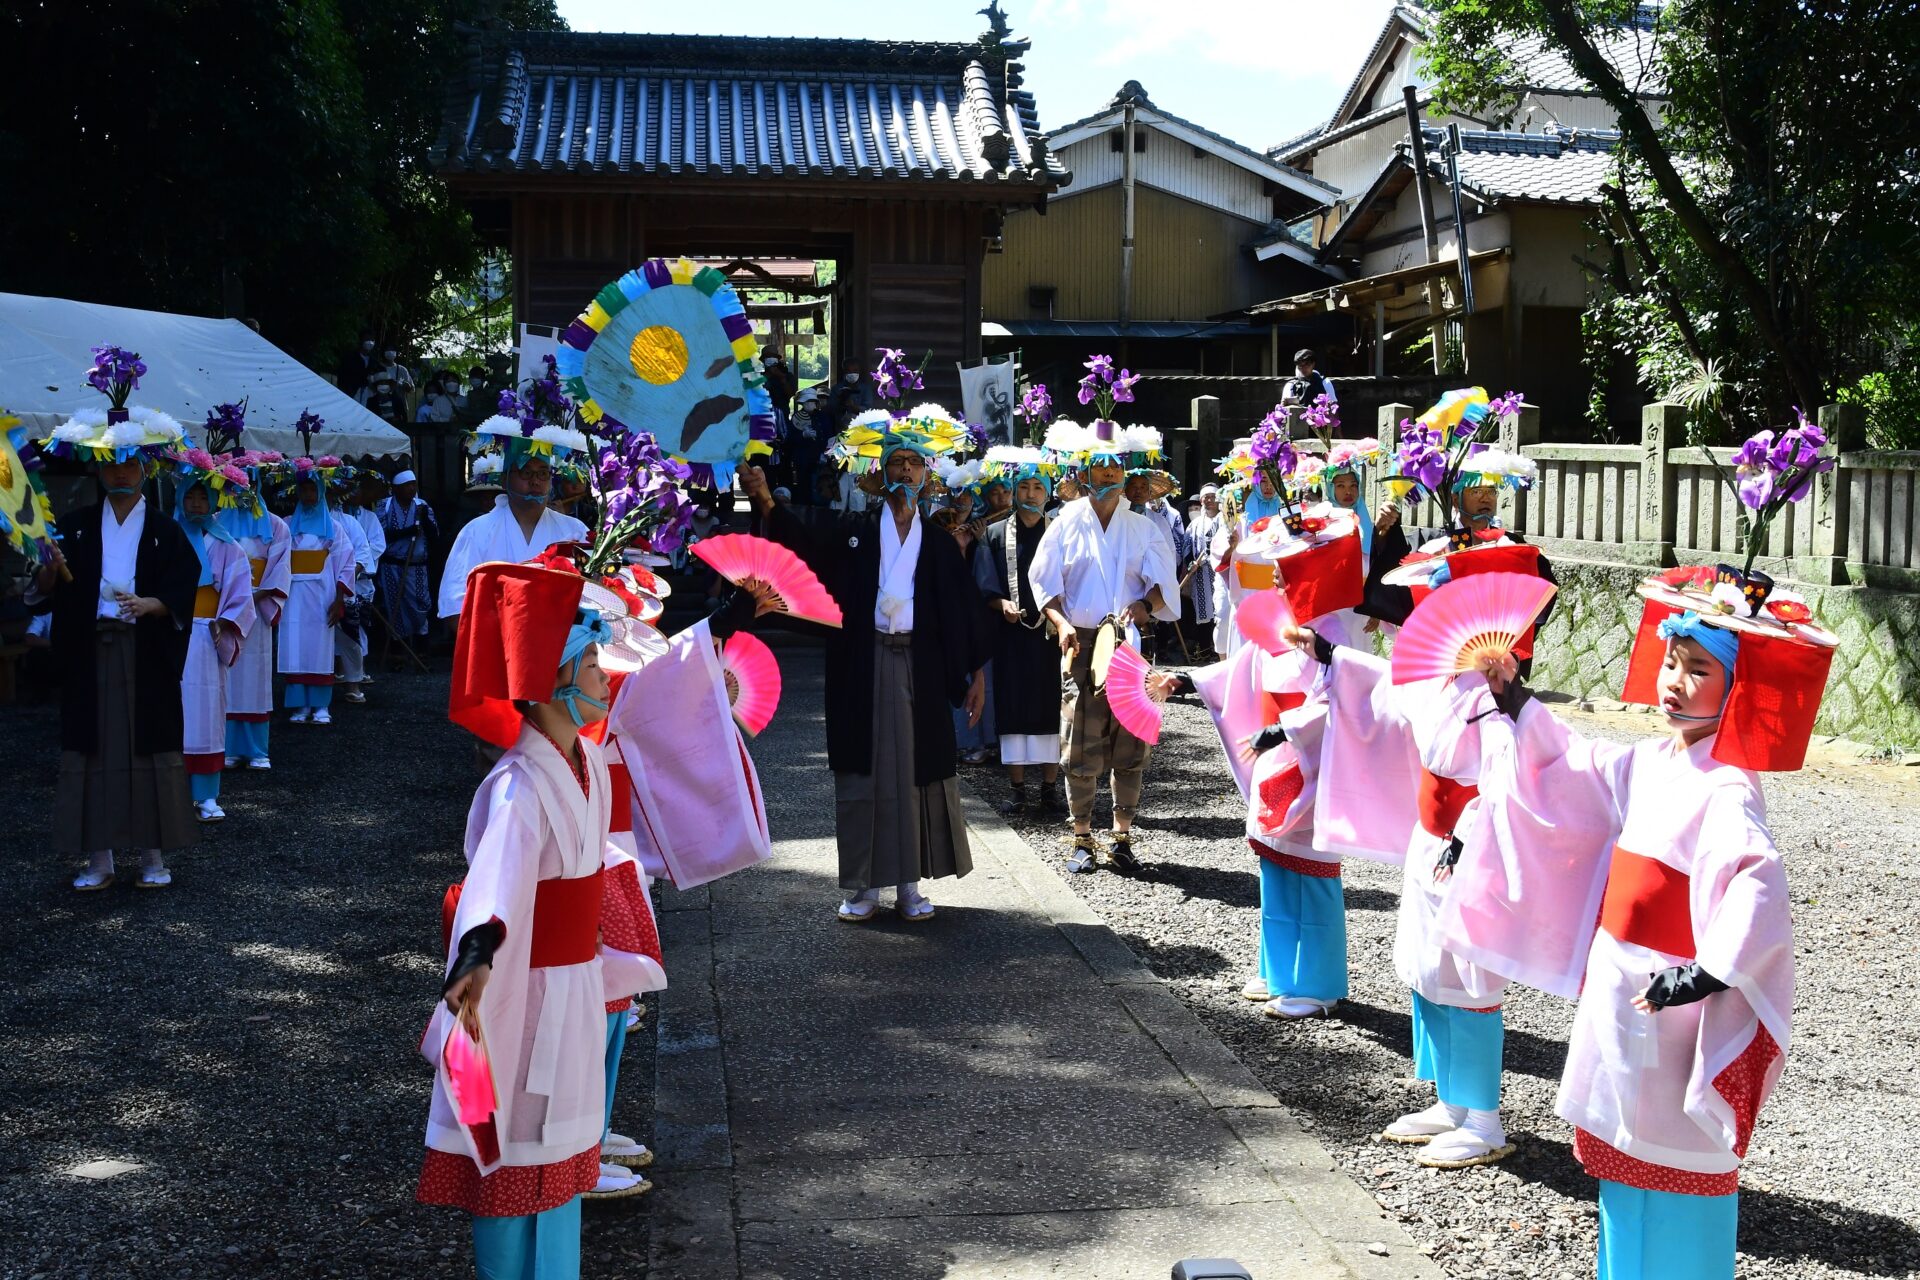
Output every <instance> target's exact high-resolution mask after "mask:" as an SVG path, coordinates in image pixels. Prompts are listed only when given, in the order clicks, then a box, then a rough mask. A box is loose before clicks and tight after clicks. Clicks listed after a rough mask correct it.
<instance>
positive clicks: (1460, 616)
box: [1393, 573, 1556, 684]
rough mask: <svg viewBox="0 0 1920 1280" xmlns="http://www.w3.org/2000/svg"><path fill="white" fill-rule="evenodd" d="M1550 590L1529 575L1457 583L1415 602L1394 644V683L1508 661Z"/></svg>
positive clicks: (1551, 587) (1549, 585)
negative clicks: (1413, 608)
mask: <svg viewBox="0 0 1920 1280" xmlns="http://www.w3.org/2000/svg"><path fill="white" fill-rule="evenodd" d="M1555 589H1556V588H1555V587H1554V585H1553V584H1552V583H1551V582H1548V581H1547V580H1546V579H1545V578H1536V577H1534V576H1533V575H1532V574H1530V573H1476V574H1471V575H1469V576H1467V577H1463V578H1456V579H1454V580H1453V581H1452V582H1450V583H1448V584H1447V585H1446V586H1445V587H1444V588H1442V589H1441V590H1439V591H1436V592H1434V593H1433V594H1432V595H1430V596H1428V597H1427V598H1426V599H1425V600H1423V601H1421V602H1420V607H1419V608H1417V609H1415V610H1414V611H1413V613H1412V615H1411V616H1410V617H1408V619H1407V622H1406V625H1405V626H1403V627H1401V628H1400V634H1399V635H1398V636H1397V637H1395V639H1394V642H1393V682H1394V683H1395V684H1412V683H1413V682H1414V681H1416V680H1430V679H1432V678H1433V677H1435V676H1456V675H1461V674H1463V673H1465V672H1468V671H1482V672H1484V671H1486V670H1487V669H1488V668H1489V667H1490V666H1491V665H1492V664H1493V663H1494V662H1496V661H1498V660H1499V659H1501V658H1505V657H1507V656H1509V655H1511V654H1512V653H1513V651H1514V649H1515V647H1516V646H1518V645H1519V643H1520V639H1521V637H1522V636H1524V635H1526V634H1527V630H1528V628H1530V627H1532V626H1533V624H1534V623H1535V622H1536V621H1538V619H1539V617H1540V611H1541V610H1542V609H1544V608H1546V607H1547V602H1548V601H1549V600H1552V599H1553V593H1554V591H1555Z"/></svg>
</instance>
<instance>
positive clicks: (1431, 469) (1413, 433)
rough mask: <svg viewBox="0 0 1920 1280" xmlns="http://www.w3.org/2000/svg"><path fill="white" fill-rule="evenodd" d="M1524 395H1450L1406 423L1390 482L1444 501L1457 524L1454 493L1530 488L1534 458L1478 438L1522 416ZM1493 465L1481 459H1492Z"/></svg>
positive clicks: (1478, 391) (1473, 391)
mask: <svg viewBox="0 0 1920 1280" xmlns="http://www.w3.org/2000/svg"><path fill="white" fill-rule="evenodd" d="M1520 405H1521V396H1520V393H1519V392H1518V391H1509V392H1508V393H1507V394H1506V395H1504V396H1501V397H1500V398H1499V399H1497V400H1489V399H1488V398H1487V393H1486V390H1485V389H1484V388H1481V387H1469V388H1466V389H1464V390H1459V391H1449V392H1447V393H1446V394H1445V395H1443V396H1441V397H1440V399H1439V400H1438V401H1437V402H1436V403H1435V404H1434V405H1433V407H1432V408H1430V409H1428V410H1427V411H1426V412H1425V413H1423V414H1421V415H1420V416H1419V418H1418V419H1410V420H1408V421H1405V422H1402V423H1401V424H1400V447H1399V449H1398V450H1397V451H1396V452H1395V455H1394V467H1393V469H1392V471H1391V472H1390V473H1389V474H1388V476H1387V477H1386V480H1387V483H1388V485H1389V486H1390V487H1392V488H1393V489H1394V490H1395V491H1396V492H1397V493H1398V494H1399V495H1400V496H1402V497H1410V496H1416V495H1422V494H1424V495H1425V496H1428V497H1431V498H1433V499H1434V500H1436V501H1437V502H1439V503H1440V506H1441V509H1442V511H1443V512H1444V513H1445V516H1446V522H1447V524H1448V525H1449V526H1451V525H1452V524H1453V495H1454V494H1455V493H1457V492H1459V491H1460V490H1461V489H1465V488H1471V487H1474V485H1475V484H1486V485H1503V486H1505V487H1507V488H1515V489H1517V488H1525V487H1527V486H1528V485H1531V484H1532V483H1533V475H1534V470H1533V463H1532V461H1531V460H1530V459H1526V458H1518V457H1517V456H1516V455H1511V454H1507V453H1504V452H1503V451H1500V450H1495V449H1491V448H1489V447H1488V446H1487V445H1486V444H1485V443H1484V442H1483V441H1480V440H1478V439H1476V438H1475V437H1476V436H1477V435H1478V434H1479V432H1480V431H1481V429H1482V428H1483V427H1485V425H1486V424H1487V423H1488V422H1490V421H1498V420H1500V419H1502V418H1507V417H1511V416H1513V415H1514V414H1517V413H1519V412H1520ZM1488 455H1491V456H1490V457H1489V460H1488V462H1486V463H1482V462H1480V461H1478V458H1480V457H1482V456H1488Z"/></svg>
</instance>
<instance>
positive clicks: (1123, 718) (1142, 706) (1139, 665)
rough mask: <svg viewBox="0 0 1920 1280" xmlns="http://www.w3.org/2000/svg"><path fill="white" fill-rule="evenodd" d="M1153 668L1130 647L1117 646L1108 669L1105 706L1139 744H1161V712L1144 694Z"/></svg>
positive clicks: (1150, 696) (1151, 697)
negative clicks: (1159, 742)
mask: <svg viewBox="0 0 1920 1280" xmlns="http://www.w3.org/2000/svg"><path fill="white" fill-rule="evenodd" d="M1152 673H1153V668H1152V667H1151V666H1149V665H1147V660H1146V659H1145V658H1143V657H1141V656H1140V651H1139V650H1138V649H1136V648H1134V647H1133V646H1132V645H1130V644H1123V645H1119V646H1117V647H1116V648H1115V649H1114V651H1113V662H1112V663H1111V664H1110V665H1109V666H1108V667H1107V705H1108V706H1109V707H1111V708H1112V709H1113V718H1114V719H1116V720H1118V721H1119V722H1120V727H1121V728H1123V729H1125V730H1126V731H1127V732H1128V733H1130V734H1132V735H1133V736H1134V737H1136V738H1138V739H1140V741H1142V742H1146V743H1155V742H1158V741H1160V721H1161V717H1162V714H1163V713H1162V711H1161V708H1160V700H1159V699H1158V698H1156V697H1154V696H1153V694H1152V693H1150V692H1148V690H1147V677H1148V676H1149V675H1151V674H1152Z"/></svg>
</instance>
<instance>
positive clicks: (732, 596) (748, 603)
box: [707, 587, 759, 640]
mask: <svg viewBox="0 0 1920 1280" xmlns="http://www.w3.org/2000/svg"><path fill="white" fill-rule="evenodd" d="M758 607H759V605H758V603H757V602H756V601H755V600H754V598H753V596H752V595H751V594H750V593H748V592H745V591H742V590H740V589H739V588H738V587H735V588H733V589H732V590H730V591H728V592H727V593H726V594H725V595H723V596H721V597H720V602H719V603H718V604H716V605H715V606H714V609H713V612H712V613H710V614H708V615H707V630H708V632H710V633H711V634H712V636H713V638H714V639H715V640H726V639H728V638H729V637H731V636H732V635H733V633H734V632H736V631H745V630H746V629H747V628H748V627H749V626H751V625H752V623H753V618H754V613H753V611H754V610H755V609H756V608H758Z"/></svg>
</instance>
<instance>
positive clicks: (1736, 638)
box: [1660, 612, 1740, 706]
mask: <svg viewBox="0 0 1920 1280" xmlns="http://www.w3.org/2000/svg"><path fill="white" fill-rule="evenodd" d="M1660 638H1661V639H1662V640H1691V641H1693V642H1694V643H1695V644H1697V645H1699V646H1700V647H1701V648H1702V649H1705V650H1706V651H1707V652H1708V653H1709V654H1711V655H1712V657H1713V660H1714V661H1715V662H1718V663H1719V664H1720V665H1721V666H1723V667H1725V668H1726V669H1727V692H1729V693H1731V692H1733V666H1734V663H1735V662H1736V661H1737V660H1738V659H1739V657H1740V635H1739V633H1738V632H1735V631H1729V630H1728V629H1727V628H1725V627H1714V626H1709V625H1708V624H1707V623H1706V621H1705V620H1704V619H1702V618H1701V616H1700V615H1699V614H1697V613H1691V612H1689V613H1682V614H1679V615H1677V616H1675V617H1671V618H1668V619H1666V620H1665V621H1664V622H1662V623H1661V624H1660ZM1721 705H1723V706H1724V705H1725V699H1724V698H1723V699H1722V700H1721Z"/></svg>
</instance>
